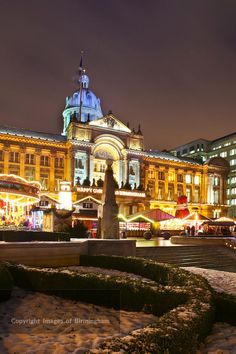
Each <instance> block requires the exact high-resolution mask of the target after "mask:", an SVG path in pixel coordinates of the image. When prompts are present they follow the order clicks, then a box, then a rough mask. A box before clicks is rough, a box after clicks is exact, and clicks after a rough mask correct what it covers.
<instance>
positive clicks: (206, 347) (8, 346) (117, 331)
mask: <svg viewBox="0 0 236 354" xmlns="http://www.w3.org/2000/svg"><path fill="white" fill-rule="evenodd" d="M185 269H187V270H188V271H191V272H194V273H196V274H200V275H202V276H204V277H206V278H207V279H208V281H209V283H210V284H211V286H212V287H213V288H215V290H216V291H219V292H226V293H230V294H235V295H236V273H228V272H223V271H216V270H211V269H202V268H195V267H188V268H185ZM62 271H64V272H82V273H87V272H88V271H91V272H94V273H99V274H107V275H111V276H113V275H116V276H125V277H129V278H130V279H135V280H142V281H144V282H148V283H153V282H152V281H151V280H148V279H145V278H142V277H140V276H138V275H134V274H129V273H125V272H120V271H116V270H107V269H102V268H97V267H84V266H79V267H77V266H75V267H67V268H62ZM0 318H1V323H0V353H1V354H21V353H24V354H27V353H28V354H65V353H72V354H79V353H84V352H85V350H86V349H89V348H95V347H97V346H98V345H99V344H100V343H101V342H102V341H103V340H104V339H106V338H109V337H111V336H114V335H121V336H124V335H126V334H127V333H129V332H130V331H132V330H134V329H136V328H140V327H144V326H145V325H147V324H149V323H152V322H154V321H155V320H156V317H155V316H153V315H148V314H144V313H136V312H126V311H116V310H114V309H108V308H105V307H101V306H96V305H92V304H86V303H82V302H76V301H72V300H66V299H62V298H59V297H56V296H49V295H46V294H41V293H34V292H29V291H25V290H22V289H17V288H15V289H14V291H13V294H12V298H11V299H10V300H8V301H7V302H3V303H0ZM197 354H236V327H232V326H230V325H228V324H225V323H216V324H215V325H214V327H213V331H212V333H211V335H210V336H208V337H207V338H206V341H205V343H204V344H202V346H201V348H200V350H199V351H198V353H197Z"/></svg>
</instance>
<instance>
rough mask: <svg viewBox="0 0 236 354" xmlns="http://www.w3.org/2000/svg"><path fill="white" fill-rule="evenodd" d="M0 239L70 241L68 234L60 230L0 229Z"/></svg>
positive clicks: (15, 240)
mask: <svg viewBox="0 0 236 354" xmlns="http://www.w3.org/2000/svg"><path fill="white" fill-rule="evenodd" d="M0 241H5V242H31V241H70V235H69V234H67V233H62V232H43V231H15V230H9V231H8V230H0Z"/></svg>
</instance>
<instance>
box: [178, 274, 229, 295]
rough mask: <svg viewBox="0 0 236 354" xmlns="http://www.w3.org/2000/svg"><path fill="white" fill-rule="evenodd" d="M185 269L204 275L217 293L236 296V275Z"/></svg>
mask: <svg viewBox="0 0 236 354" xmlns="http://www.w3.org/2000/svg"><path fill="white" fill-rule="evenodd" d="M184 269H186V270H189V271H190V272H193V273H195V274H199V275H202V276H203V277H204V278H206V279H207V280H208V282H209V284H210V285H211V286H212V288H213V289H215V290H216V291H217V292H219V293H227V294H233V295H236V273H231V272H223V271H221V270H214V269H204V268H196V267H184Z"/></svg>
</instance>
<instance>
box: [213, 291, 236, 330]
mask: <svg viewBox="0 0 236 354" xmlns="http://www.w3.org/2000/svg"><path fill="white" fill-rule="evenodd" d="M214 300H215V306H216V318H215V319H216V322H227V323H229V324H231V325H233V326H236V296H233V295H228V294H224V293H223V294H222V293H216V294H215V299H214Z"/></svg>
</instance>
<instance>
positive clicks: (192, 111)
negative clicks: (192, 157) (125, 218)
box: [0, 0, 236, 150]
mask: <svg viewBox="0 0 236 354" xmlns="http://www.w3.org/2000/svg"><path fill="white" fill-rule="evenodd" d="M0 43H1V46H0V62H1V65H0V124H4V125H9V126H15V127H22V128H27V129H32V130H38V131H45V132H53V133H60V132H61V127H62V119H61V112H62V110H63V107H64V104H65V97H66V96H68V95H70V94H71V93H72V92H73V90H74V89H75V86H74V84H73V76H74V74H75V72H76V70H77V67H78V65H79V62H80V51H81V50H84V51H85V55H84V66H85V67H86V69H87V74H88V76H89V78H90V88H91V89H92V90H93V91H94V92H95V94H97V96H98V97H100V98H101V103H102V109H103V113H104V114H106V113H107V111H108V110H109V109H111V110H112V111H113V113H114V114H115V115H116V116H117V117H118V118H119V119H121V120H122V121H123V122H125V123H126V122H127V121H129V122H130V126H131V128H132V127H134V128H136V129H137V128H138V124H139V123H140V124H141V128H142V131H143V133H144V137H145V145H146V147H147V148H156V149H161V150H162V149H169V148H172V147H175V146H177V145H180V144H183V143H185V142H188V141H191V140H194V139H197V138H200V137H202V138H206V139H214V138H217V137H220V136H222V135H226V134H229V133H231V132H233V131H236V129H235V126H236V124H235V116H236V1H235V0H232V1H230V0H220V1H219V0H162V1H161V0H146V1H144V0H142V1H140V0H83V1H81V0H40V1H36V0H0Z"/></svg>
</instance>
